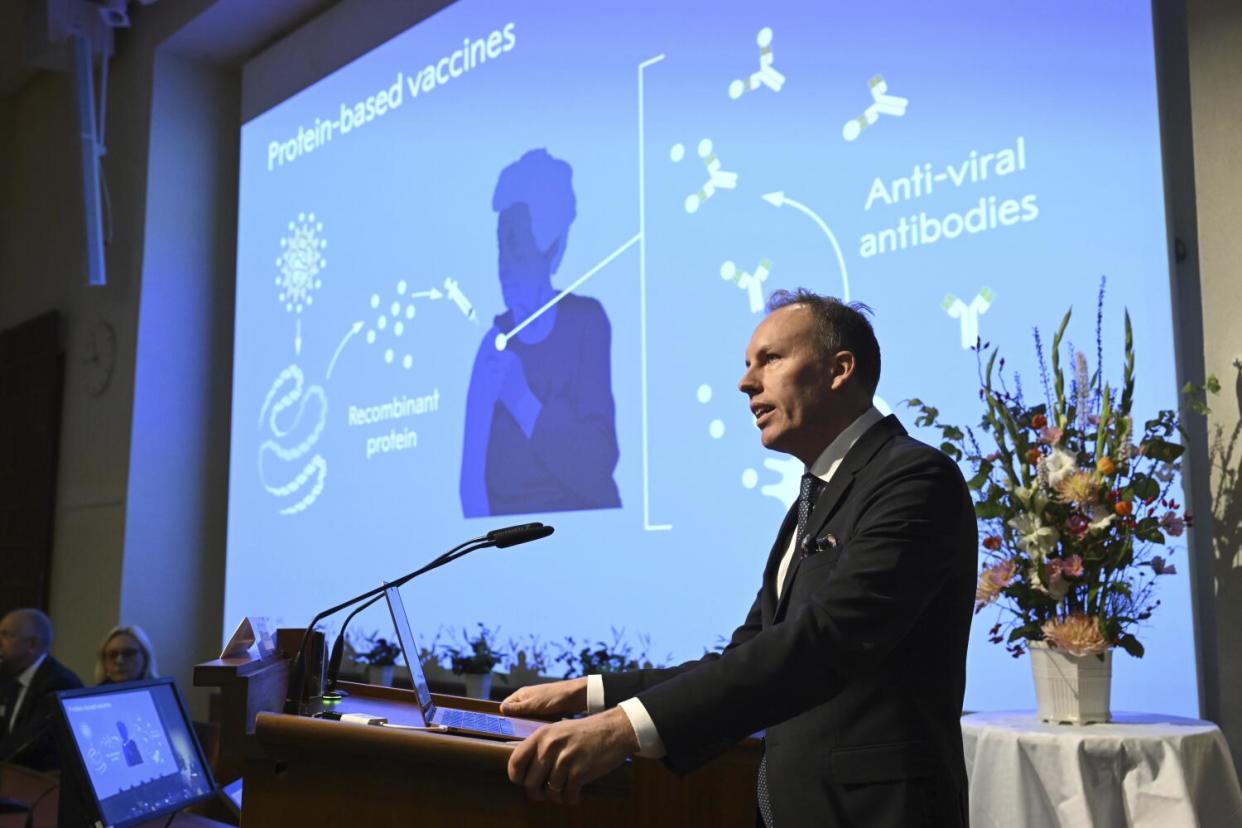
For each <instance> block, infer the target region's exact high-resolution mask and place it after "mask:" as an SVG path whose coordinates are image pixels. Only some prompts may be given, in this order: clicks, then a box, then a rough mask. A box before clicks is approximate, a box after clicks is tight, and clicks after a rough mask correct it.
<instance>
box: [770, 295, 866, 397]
mask: <svg viewBox="0 0 1242 828" xmlns="http://www.w3.org/2000/svg"><path fill="white" fill-rule="evenodd" d="M789 305H801V306H803V307H805V308H806V309H807V310H809V311H810V312H811V313H812V315H813V316H814V317H815V345H816V348H818V349H819V351H820V352H821V354H822V356H823V357H824V359H825V360H828V359H831V358H832V357H833V356H835V355H836V353H837V352H838V351H849V352H850V353H852V354H853V355H854V376H855V377H857V379H858V382H859V383H860V384H861V385H862V387H863V389H864V390H865V391H866V392H867V395H868V396H874V395H875V389H876V387H877V386H878V385H879V384H880V343H879V342H878V341H877V340H876V338H875V331H874V330H873V329H872V328H871V322H870V321H869V320H868V319H867V316H866V314H870V313H873V311H872V310H871V308H869V307H867V306H866V305H864V304H863V303H862V302H842V301H841V300H840V299H837V298H836V297H833V296H821V295H820V294H818V293H813V292H812V291H809V290H807V289H806V288H798V289H797V290H792V291H790V290H778V291H776V292H775V293H773V294H772V295H771V297H769V298H768V312H769V313H771V312H772V311H774V310H777V309H779V308H784V307H788V306H789Z"/></svg>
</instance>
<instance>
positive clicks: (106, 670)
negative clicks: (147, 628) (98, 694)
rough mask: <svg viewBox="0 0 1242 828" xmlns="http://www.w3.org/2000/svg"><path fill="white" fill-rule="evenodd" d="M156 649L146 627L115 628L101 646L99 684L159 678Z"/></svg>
mask: <svg viewBox="0 0 1242 828" xmlns="http://www.w3.org/2000/svg"><path fill="white" fill-rule="evenodd" d="M159 674H160V672H159V670H158V669H157V668H156V666H155V648H154V647H152V646H151V639H150V638H148V637H147V634H146V633H145V632H143V630H142V627H139V626H137V625H132V626H128V627H120V626H118V627H113V628H112V629H111V630H109V631H108V634H107V635H105V636H104V640H103V641H102V642H101V643H100V645H99V656H98V658H97V659H96V661H95V683H96V684H118V683H119V682H122V681H139V680H141V679H149V678H158V677H159Z"/></svg>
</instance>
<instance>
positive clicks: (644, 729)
mask: <svg viewBox="0 0 1242 828" xmlns="http://www.w3.org/2000/svg"><path fill="white" fill-rule="evenodd" d="M600 684H601V685H602V684H603V681H602V680H601V681H600ZM588 686H589V685H588ZM617 706H618V707H620V708H621V709H622V710H624V711H625V715H626V716H628V717H629V719H630V727H632V728H634V735H635V736H637V737H638V755H639V756H642V757H643V758H646V759H660V758H663V756H664V754H665V753H667V751H665V750H664V741H663V740H662V739H661V738H660V733H659V731H657V730H656V726H655V722H653V721H651V715H650V714H649V713H647V708H646V707H644V706H643V703H642V702H640V701H639V700H638V699H637V698H630V699H626V700H625V701H623V702H621V704H619V705H617Z"/></svg>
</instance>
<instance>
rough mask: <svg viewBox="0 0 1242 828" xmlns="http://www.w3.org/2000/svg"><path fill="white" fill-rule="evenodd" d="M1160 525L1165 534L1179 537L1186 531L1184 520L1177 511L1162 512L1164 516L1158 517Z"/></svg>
mask: <svg viewBox="0 0 1242 828" xmlns="http://www.w3.org/2000/svg"><path fill="white" fill-rule="evenodd" d="M1160 525H1161V526H1162V527H1163V528H1164V531H1165V534H1167V535H1172V536H1173V537H1175V538H1176V537H1179V536H1180V535H1181V534H1182V533H1183V532H1185V531H1186V521H1185V519H1183V518H1182V517H1181V516H1179V515H1178V514H1177V512H1173V511H1168V512H1165V513H1164V517H1162V518H1160Z"/></svg>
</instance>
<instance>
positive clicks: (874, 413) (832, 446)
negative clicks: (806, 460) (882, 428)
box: [807, 405, 884, 483]
mask: <svg viewBox="0 0 1242 828" xmlns="http://www.w3.org/2000/svg"><path fill="white" fill-rule="evenodd" d="M883 419H884V415H883V414H881V413H880V412H879V409H877V408H876V407H875V406H874V405H873V406H871V407H870V408H868V409H867V410H866V411H864V412H863V413H862V414H861V415H859V417H858V419H857V420H855V421H854V422H852V423H850V424H849V425H848V426H847V427H846V428H845V430H844V431H842V432H841V433H840V434H838V435H837V436H836V439H834V440H833V441H832V442H831V443H829V444H828V447H827V448H825V449H824V450H823V452H821V453H820V455H819V457H817V458H816V459H815V462H814V463H812V464H811V466H810V468H808V469H807V471H808V472H810V473H811V474H813V475H815V476H816V477H818V478H819V479H820V480H822V481H824V482H825V483H827V482H828V481H829V480H831V479H832V475H833V474H834V473H835V472H836V470H837V467H838V466H840V465H841V461H842V460H844V459H845V455H847V454H849V451H850V449H852V448H853V447H854V444H855V443H857V442H858V438H860V437H862V436H863V435H864V434H866V433H867V430H868V429H870V428H871V427H872V426H873V425H875V424H876V423H878V422H879V421H880V420H883Z"/></svg>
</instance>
